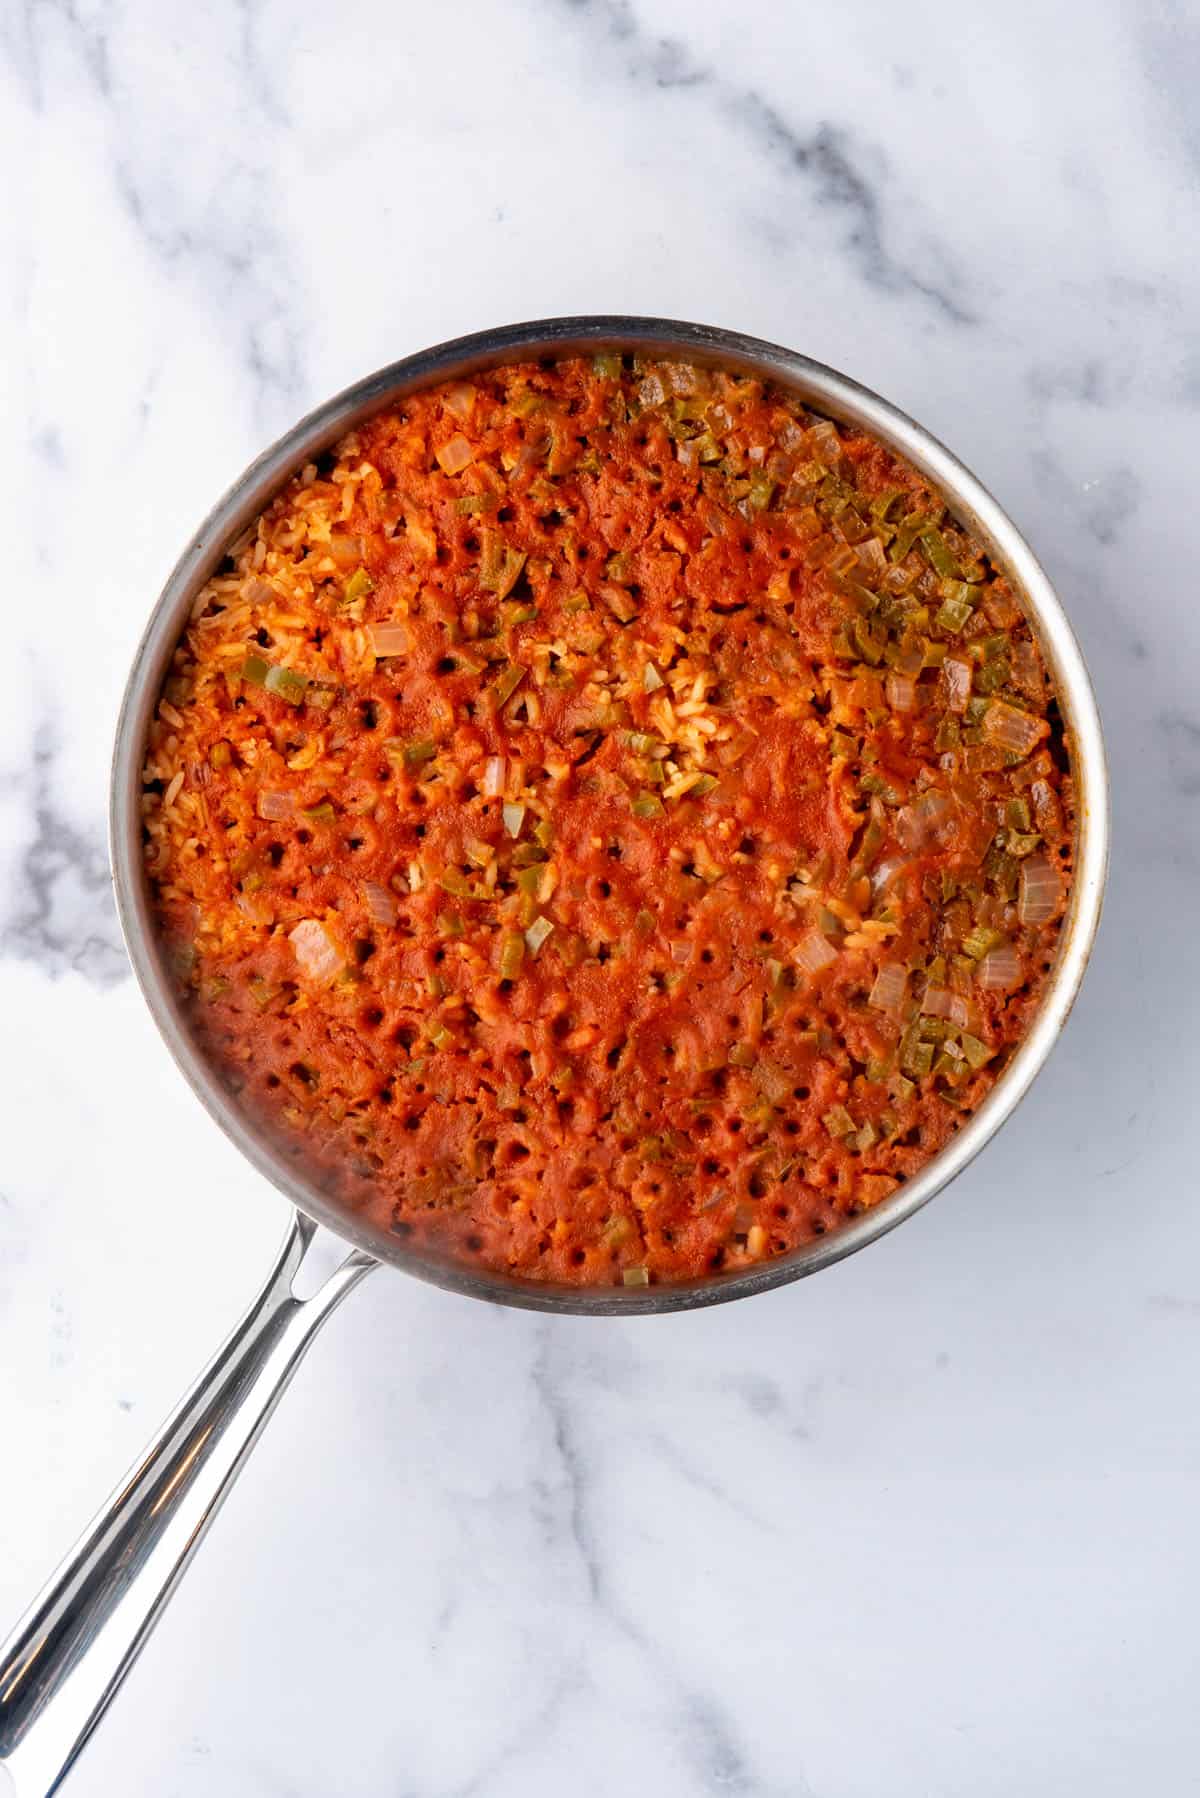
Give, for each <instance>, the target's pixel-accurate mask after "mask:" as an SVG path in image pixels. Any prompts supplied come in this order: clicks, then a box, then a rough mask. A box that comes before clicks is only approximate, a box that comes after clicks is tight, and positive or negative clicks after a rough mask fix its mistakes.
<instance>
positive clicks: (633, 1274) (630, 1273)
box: [621, 1267, 650, 1286]
mask: <svg viewBox="0 0 1200 1798" xmlns="http://www.w3.org/2000/svg"><path fill="white" fill-rule="evenodd" d="M621 1279H622V1281H623V1282H624V1284H625V1285H626V1286H649V1284H650V1271H649V1269H648V1268H645V1267H627V1268H625V1269H624V1270H623V1272H622V1274H621Z"/></svg>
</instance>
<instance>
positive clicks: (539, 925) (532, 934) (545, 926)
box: [525, 918, 554, 955]
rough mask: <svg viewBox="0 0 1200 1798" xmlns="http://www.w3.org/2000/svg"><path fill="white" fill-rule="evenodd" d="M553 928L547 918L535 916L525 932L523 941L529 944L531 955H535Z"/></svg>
mask: <svg viewBox="0 0 1200 1798" xmlns="http://www.w3.org/2000/svg"><path fill="white" fill-rule="evenodd" d="M553 930H554V926H553V924H552V923H551V922H550V920H549V918H535V919H534V920H533V923H532V924H531V925H530V926H529V929H528V930H527V931H526V932H525V941H526V942H527V943H528V945H529V953H530V954H531V955H536V954H537V953H538V951H539V949H540V948H541V946H542V944H543V943H544V942H545V940H546V938H547V937H548V936H549V935H550V934H551V933H552V932H553Z"/></svg>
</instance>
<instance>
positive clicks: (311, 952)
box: [288, 918, 344, 986]
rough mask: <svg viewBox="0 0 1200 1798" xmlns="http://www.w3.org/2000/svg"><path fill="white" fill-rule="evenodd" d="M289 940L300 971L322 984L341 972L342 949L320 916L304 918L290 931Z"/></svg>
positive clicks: (324, 984)
mask: <svg viewBox="0 0 1200 1798" xmlns="http://www.w3.org/2000/svg"><path fill="white" fill-rule="evenodd" d="M288 941H289V943H290V944H291V945H292V948H293V949H294V950H295V951H296V960H297V961H298V962H299V964H300V972H301V973H302V974H307V976H308V978H309V979H310V980H315V981H317V982H318V984H319V985H321V986H328V985H329V983H330V981H331V980H334V979H336V977H337V976H338V975H339V974H340V973H341V971H342V967H343V965H344V964H343V961H342V955H341V951H340V950H339V949H338V946H337V944H336V943H335V942H334V940H333V938H332V937H331V936H330V934H329V932H328V930H326V928H325V926H324V924H322V923H321V921H320V919H319V918H303V919H302V920H301V922H300V923H299V924H297V925H296V928H295V929H294V930H290V931H289V932H288Z"/></svg>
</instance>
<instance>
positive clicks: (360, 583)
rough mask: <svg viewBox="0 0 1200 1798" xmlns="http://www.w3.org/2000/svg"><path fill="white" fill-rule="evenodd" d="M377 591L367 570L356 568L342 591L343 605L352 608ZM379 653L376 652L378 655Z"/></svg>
mask: <svg viewBox="0 0 1200 1798" xmlns="http://www.w3.org/2000/svg"><path fill="white" fill-rule="evenodd" d="M374 591H375V583H374V581H373V580H372V579H371V577H370V575H369V574H368V573H367V571H366V569H365V568H356V569H355V570H354V573H353V574H352V575H351V576H350V579H349V580H348V581H347V582H346V585H345V586H344V587H343V589H342V604H343V605H344V606H352V605H353V604H354V602H355V601H356V600H359V599H365V598H366V596H367V594H368V593H373V592H374ZM378 653H379V651H376V654H378Z"/></svg>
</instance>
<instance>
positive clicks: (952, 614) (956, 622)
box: [933, 599, 972, 637]
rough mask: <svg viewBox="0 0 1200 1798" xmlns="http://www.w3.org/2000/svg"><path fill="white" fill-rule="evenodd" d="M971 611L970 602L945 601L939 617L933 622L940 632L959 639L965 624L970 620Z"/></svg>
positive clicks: (939, 608)
mask: <svg viewBox="0 0 1200 1798" xmlns="http://www.w3.org/2000/svg"><path fill="white" fill-rule="evenodd" d="M971 610H972V608H971V603H970V601H969V600H966V599H947V600H943V602H942V604H941V605H940V606H939V607H938V611H937V616H936V617H935V618H934V621H933V622H934V623H935V624H936V625H937V628H938V629H939V630H940V631H945V632H946V634H947V636H951V637H957V635H958V633H959V632H960V631H961V630H962V628H963V626H964V624H966V623H967V622H968V621H969V620H970V617H971Z"/></svg>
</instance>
